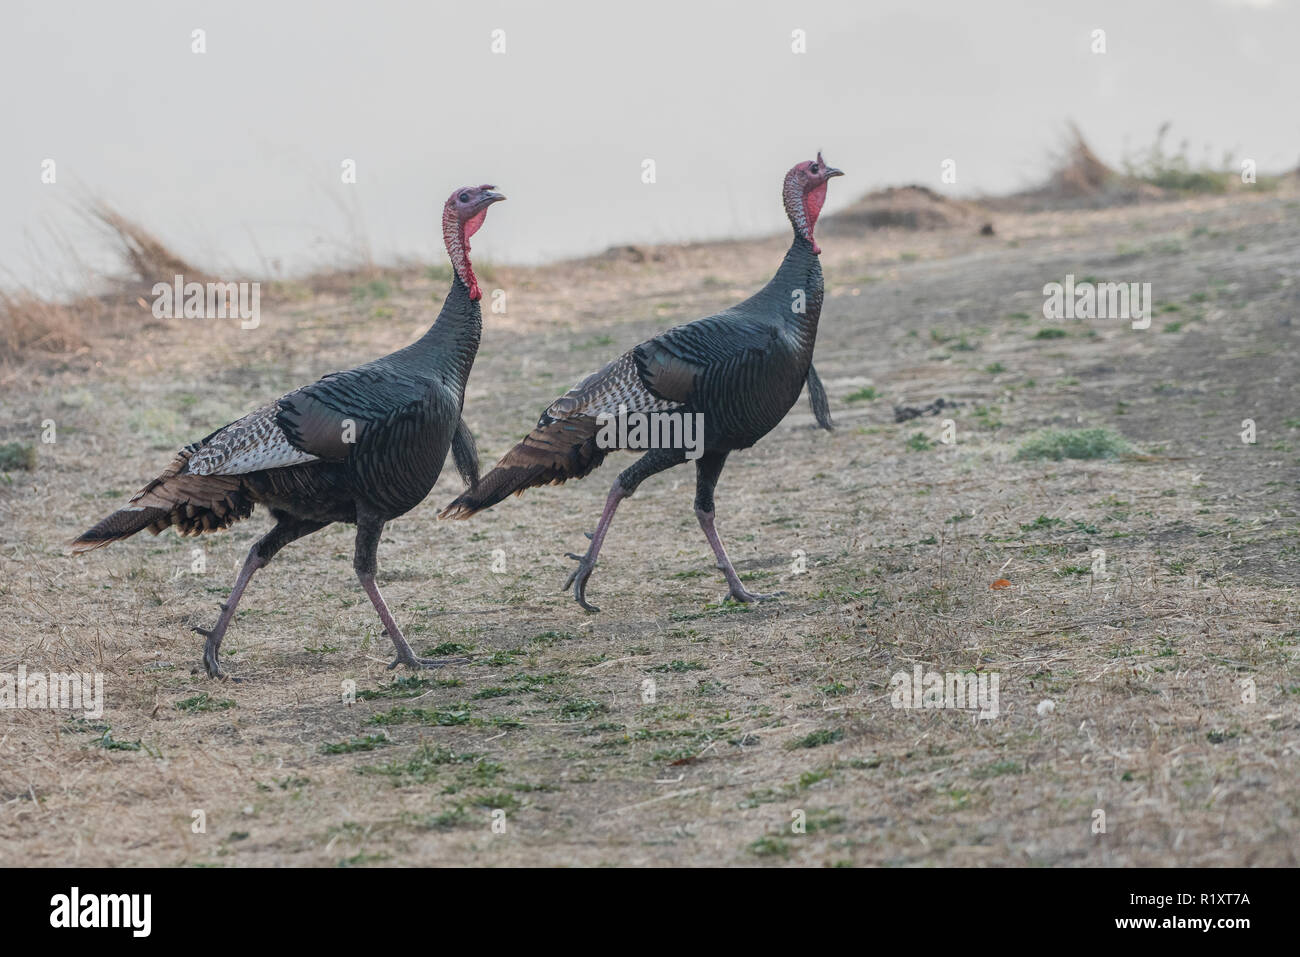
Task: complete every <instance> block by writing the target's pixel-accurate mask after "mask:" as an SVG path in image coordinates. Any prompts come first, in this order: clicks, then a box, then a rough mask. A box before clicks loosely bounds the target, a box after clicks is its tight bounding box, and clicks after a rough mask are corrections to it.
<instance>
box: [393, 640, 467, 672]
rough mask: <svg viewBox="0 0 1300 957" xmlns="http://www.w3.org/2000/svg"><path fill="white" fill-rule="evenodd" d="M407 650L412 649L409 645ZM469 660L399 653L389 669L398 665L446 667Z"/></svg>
mask: <svg viewBox="0 0 1300 957" xmlns="http://www.w3.org/2000/svg"><path fill="white" fill-rule="evenodd" d="M406 650H407V651H408V652H409V651H410V650H411V649H410V646H409V645H408V646H407V649H406ZM468 661H469V659H468V658H420V657H417V656H416V655H413V654H406V655H402V654H399V655H398V656H397V657H396V658H394V659H393V660H392V661H391V662H390V663H389V665H388V669H387V670H388V671H392V670H393V669H394V668H396V667H397V666H398V665H406V667H408V668H445V667H447V665H463V664H465V663H466V662H468Z"/></svg>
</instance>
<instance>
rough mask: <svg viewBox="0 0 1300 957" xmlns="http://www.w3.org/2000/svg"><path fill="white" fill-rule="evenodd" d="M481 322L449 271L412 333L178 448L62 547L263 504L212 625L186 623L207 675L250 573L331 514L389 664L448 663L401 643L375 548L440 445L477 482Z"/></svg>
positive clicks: (215, 670)
mask: <svg viewBox="0 0 1300 957" xmlns="http://www.w3.org/2000/svg"><path fill="white" fill-rule="evenodd" d="M481 327H482V316H481V311H480V308H479V303H478V301H477V300H475V299H472V298H471V297H470V294H469V289H468V287H467V286H466V285H465V283H464V282H463V281H462V280H461V279H460V277H459V276H456V277H454V278H453V281H452V288H451V290H450V292H449V293H448V295H447V299H446V301H445V302H444V304H443V308H442V311H441V312H440V313H439V315H438V318H437V320H436V321H435V322H434V324H433V326H432V327H431V328H430V329H429V331H428V332H427V333H425V335H424V336H423V337H422V338H421V339H419V340H418V341H417V342H415V343H412V344H411V345H409V346H407V347H406V348H404V349H400V350H398V351H397V352H394V353H392V354H390V355H387V356H384V357H383V358H381V359H376V360H374V361H373V362H368V363H366V364H365V365H362V366H358V367H357V368H355V369H350V370H347V371H345V372H335V373H332V374H330V375H327V376H324V377H323V378H321V379H320V380H318V381H317V382H315V383H312V384H311V385H309V386H305V387H304V388H301V389H298V390H296V391H294V392H290V393H288V394H287V395H284V396H282V397H280V398H279V399H277V400H276V401H274V402H272V403H271V404H269V405H266V406H263V407H262V408H260V409H258V410H257V411H255V412H252V413H250V414H249V415H246V416H244V417H243V418H242V419H239V420H237V421H235V422H232V423H230V424H229V425H227V426H225V427H223V428H221V429H218V430H216V431H215V432H213V433H211V434H210V435H208V436H206V437H205V438H203V439H201V440H200V441H198V442H195V443H193V444H191V445H188V446H186V447H185V448H183V449H181V450H180V452H178V453H177V455H176V457H175V458H174V459H173V460H172V462H171V464H170V465H169V466H168V467H167V469H165V470H164V471H163V472H162V474H161V475H159V476H158V477H157V478H155V479H154V480H153V481H152V482H150V483H149V484H148V485H146V486H145V487H144V488H143V489H141V490H140V491H139V492H137V493H136V494H135V496H133V497H132V499H131V501H130V503H129V504H128V505H127V506H125V507H124V508H121V509H119V510H117V511H116V512H114V513H113V514H112V515H109V516H108V517H107V518H105V519H104V520H103V521H101V522H100V523H99V524H97V525H95V526H94V527H93V528H91V529H89V530H88V531H86V532H85V533H83V534H82V535H81V536H80V537H78V538H77V539H76V540H75V541H74V542H73V543H72V545H73V548H74V550H76V551H86V550H89V549H93V548H99V547H102V546H104V545H107V544H109V543H111V542H114V541H118V540H119V539H122V538H126V537H129V536H130V535H133V534H135V533H136V532H138V531H141V530H143V529H146V528H147V529H149V530H150V531H151V532H153V533H154V534H157V533H159V532H161V531H163V530H164V529H166V528H168V527H171V526H174V527H176V529H177V531H178V532H179V533H180V534H182V535H199V534H203V533H205V532H212V531H217V530H219V529H224V528H228V527H229V526H230V525H232V524H234V523H235V522H237V521H240V520H241V519H244V518H247V517H248V516H249V515H251V514H252V512H253V509H254V507H255V506H256V505H261V506H263V507H265V508H266V509H268V510H269V511H270V513H271V514H272V516H273V517H274V518H275V519H276V525H275V527H274V528H272V529H271V531H270V532H268V533H267V534H266V535H265V536H263V537H262V538H261V539H260V540H259V541H258V542H257V543H256V544H254V545H253V547H252V549H251V550H250V551H249V555H248V559H247V560H246V561H245V564H244V567H243V569H242V570H241V572H240V576H239V578H238V579H237V580H236V583H235V587H234V589H233V590H232V592H231V597H230V599H229V600H228V602H227V603H226V604H225V605H223V606H222V615H221V617H220V618H219V619H218V621H217V624H216V625H215V626H214V627H213V628H212V629H202V628H199V629H196V630H197V631H199V632H200V633H201V634H203V635H205V636H207V638H208V643H207V646H206V647H205V651H204V662H205V665H206V667H207V670H208V672H209V673H210V674H212V675H214V676H217V675H219V674H220V667H219V665H218V662H217V653H218V649H219V647H220V642H221V637H222V636H223V635H224V633H225V630H226V627H227V626H228V624H229V621H230V618H231V617H232V616H233V613H234V608H235V606H236V605H237V604H238V601H239V599H240V597H241V596H242V593H243V589H244V587H245V586H246V585H247V583H248V580H249V579H250V578H251V577H252V574H253V573H254V572H255V571H257V569H259V568H261V567H263V566H264V565H266V564H267V563H268V562H269V561H270V560H271V558H272V557H273V556H274V555H275V553H276V552H278V551H279V550H280V549H281V548H283V547H284V546H285V545H287V544H288V543H289V542H292V541H294V540H295V539H298V538H301V537H303V536H304V535H309V534H311V533H312V532H315V531H318V530H320V529H321V528H324V527H325V526H327V525H329V524H332V523H334V522H348V523H355V524H356V525H357V546H356V556H355V559H354V563H353V564H354V568H355V569H356V571H357V574H358V576H359V577H360V578H361V581H362V585H363V586H364V587H365V589H366V591H367V593H368V594H369V595H370V597H371V600H372V601H373V602H374V604H375V607H376V609H377V610H378V611H379V614H380V617H381V619H382V620H383V621H384V626H385V630H386V631H387V632H388V634H389V636H390V637H391V638H392V639H393V641H394V644H395V645H396V647H397V650H398V659H397V661H395V662H394V664H399V663H402V664H408V665H415V666H424V667H434V666H438V665H441V664H444V663H446V662H445V661H438V662H432V661H428V660H426V659H417V658H415V656H414V654H413V653H412V652H411V650H410V646H409V645H408V644H407V643H406V641H405V638H404V637H402V635H401V632H400V629H398V627H397V625H396V623H395V622H394V621H393V620H392V616H391V614H390V613H389V611H388V609H387V606H386V605H385V604H384V603H383V599H382V597H381V596H380V595H379V592H378V589H377V587H375V585H374V574H375V571H376V553H377V549H378V542H379V536H380V534H381V533H382V530H383V526H384V523H386V522H388V521H391V520H392V519H394V518H397V517H398V516H400V515H404V514H405V513H406V512H408V511H410V510H411V509H412V508H414V507H415V506H416V505H418V504H419V503H420V502H422V501H423V500H424V499H425V498H426V497H427V496H428V494H429V491H430V490H431V489H432V488H433V486H434V484H435V483H436V482H437V480H438V476H439V474H440V473H441V472H442V468H443V465H444V463H445V461H446V458H447V453H448V451H454V455H455V460H456V465H457V468H458V469H459V470H460V472H461V474H462V476H463V477H464V478H465V479H466V481H467V482H471V483H472V482H473V481H475V480H476V479H477V472H478V462H477V453H476V452H475V449H474V441H473V438H472V436H471V435H470V432H469V430H468V428H467V427H466V425H465V423H464V420H463V419H462V418H461V411H462V406H463V403H464V396H465V384H466V381H467V380H468V378H469V373H470V369H471V367H472V366H473V363H474V358H475V355H476V354H477V350H478V345H479V338H480V335H481Z"/></svg>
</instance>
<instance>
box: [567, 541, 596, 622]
mask: <svg viewBox="0 0 1300 957" xmlns="http://www.w3.org/2000/svg"><path fill="white" fill-rule="evenodd" d="M564 557H565V558H572V559H573V560H574V561H576V562H577V563H578V567H577V568H575V569H574V570H573V573H572V574H571V575H569V578H568V580H567V581H566V582H565V583H564V587H563V588H561V589H560V591H568V590H569V586H570V585H572V586H573V597H574V599H575V600H576V601H577V602H578V604H579V605H581V606H582V607H583V608H585V609H586V610H587V611H600V609H599V608H597V607H596V606H595V605H591V604H588V603H587V579H588V578H590V577H591V573H592V572H594V571H595V570H596V559H595V556H593V555H592V554H591V552H588V553H587V554H586V555H575V554H573V552H567V553H565V556H564Z"/></svg>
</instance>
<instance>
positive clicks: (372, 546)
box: [352, 510, 469, 671]
mask: <svg viewBox="0 0 1300 957" xmlns="http://www.w3.org/2000/svg"><path fill="white" fill-rule="evenodd" d="M383 531H384V523H383V520H382V519H379V518H377V517H376V516H374V515H370V514H366V513H362V512H361V511H360V510H358V511H357V544H356V553H355V555H354V557H353V560H352V567H353V568H354V569H356V572H357V578H359V579H360V580H361V587H362V588H364V589H365V590H366V594H367V595H369V596H370V603H371V604H372V605H374V606H375V611H377V612H379V620H380V621H382V622H383V623H384V631H385V632H386V633H387V634H388V637H389V638H391V639H393V647H394V648H396V649H397V657H396V658H394V659H393V660H392V662H391V663H390V664H389V666H388V670H389V671H392V670H393V669H394V668H396V667H397V666H398V665H406V666H407V667H408V668H442V667H444V666H445V665H460V664H464V663H465V662H467V661H469V659H468V658H419V657H416V654H415V652H414V651H412V650H411V646H410V644H409V643H408V642H407V640H406V636H405V635H403V634H402V629H400V628H398V627H397V621H396V620H395V619H394V618H393V613H392V612H391V611H389V610H388V603H387V602H386V601H384V596H383V595H381V594H380V593H379V586H378V585H376V584H375V572H376V571H378V569H379V563H378V555H379V536H380V535H382V534H383Z"/></svg>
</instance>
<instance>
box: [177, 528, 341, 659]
mask: <svg viewBox="0 0 1300 957" xmlns="http://www.w3.org/2000/svg"><path fill="white" fill-rule="evenodd" d="M326 524H327V523H326V522H304V521H300V520H298V519H293V518H285V517H278V521H277V522H276V524H275V527H274V528H272V529H271V530H270V531H269V532H267V533H266V534H265V535H263V536H262V537H261V538H259V539H258V540H257V541H256V542H255V543H254V544H253V547H252V548H250V549H249V550H248V557H247V558H245V559H244V564H243V567H242V568H240V569H239V576H238V577H237V578H236V579H235V587H234V588H232V589H231V590H230V597H229V598H227V599H226V603H225V604H224V605H222V606H221V616H220V617H219V618H217V623H216V624H215V625H213V626H212V627H211V628H210V629H209V628H195V629H194V630H195V631H197V632H198V633H199V634H200V635H203V636H204V637H205V638H206V639H207V641H205V642H204V643H203V667H204V670H206V671H207V673H208V677H210V678H221V677H224V676H223V675H222V673H221V665H220V664H218V663H217V654H218V652H220V650H221V639H222V638H223V637H224V636H225V634H226V627H227V626H228V625H229V624H230V620H231V619H232V618H234V617H235V609H236V608H238V607H239V599H240V598H242V597H243V596H244V589H245V588H247V587H248V583H249V582H250V581H251V580H252V578H253V573H254V572H256V571H257V570H258V569H259V568H265V567H266V566H267V565H268V564H270V562H271V559H272V558H274V557H275V553H276V552H278V551H279V550H280V549H282V548H284V546H286V545H288V544H289V543H290V542H292V541H294V540H295V539H299V538H302V537H303V536H304V535H310V534H311V533H312V532H316V531H319V530H320V529H322V528H324V527H325V525H326Z"/></svg>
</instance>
